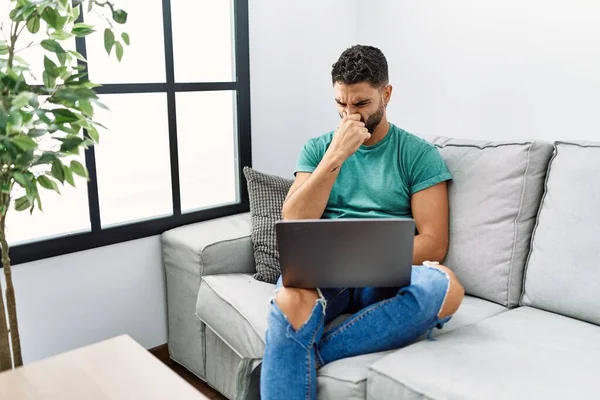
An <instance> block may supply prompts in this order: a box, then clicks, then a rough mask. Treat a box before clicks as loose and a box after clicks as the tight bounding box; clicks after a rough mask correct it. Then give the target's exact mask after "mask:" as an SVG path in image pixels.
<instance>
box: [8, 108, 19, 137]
mask: <svg viewBox="0 0 600 400" xmlns="http://www.w3.org/2000/svg"><path fill="white" fill-rule="evenodd" d="M22 125H23V117H22V116H21V113H19V112H16V111H15V112H11V113H10V114H8V124H7V125H6V130H7V131H8V133H19V132H20V131H21V126H22Z"/></svg>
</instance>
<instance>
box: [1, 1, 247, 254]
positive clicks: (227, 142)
mask: <svg viewBox="0 0 600 400" xmlns="http://www.w3.org/2000/svg"><path fill="white" fill-rule="evenodd" d="M118 4H119V6H120V7H122V8H123V9H125V10H126V11H127V12H128V21H127V24H126V25H125V31H127V32H128V33H129V36H130V38H131V46H128V47H126V49H125V56H124V57H123V61H122V62H121V63H120V64H119V63H118V62H117V61H116V60H115V59H114V57H108V56H107V55H106V53H105V50H104V45H103V38H102V34H98V33H96V34H94V35H91V36H88V37H87V38H81V39H77V40H76V41H74V43H73V48H76V49H77V50H78V51H79V52H80V53H82V54H84V55H86V57H87V59H88V63H87V68H88V73H89V76H90V80H91V81H92V82H95V83H99V84H102V86H100V87H98V88H97V89H96V90H97V92H98V94H99V95H100V97H101V98H102V100H103V102H104V103H105V104H106V105H107V106H108V107H109V108H110V111H106V110H102V109H99V108H97V109H96V119H97V120H98V121H99V122H100V123H102V124H103V125H105V126H106V128H107V130H102V131H100V143H99V144H98V145H97V146H95V147H94V148H92V149H89V150H87V151H86V152H85V154H81V155H80V156H78V158H79V161H80V162H85V163H86V165H87V167H88V169H89V172H90V178H91V181H90V182H89V183H87V184H86V182H85V181H84V180H81V179H80V180H78V181H76V182H77V188H72V187H69V186H65V187H64V188H61V192H62V195H58V194H54V193H51V192H49V191H45V190H44V192H43V196H42V200H43V205H44V212H43V213H41V212H39V211H38V210H36V211H35V212H34V214H33V216H31V215H29V213H28V212H20V213H17V212H14V211H11V212H10V213H9V215H8V219H7V227H8V229H9V230H10V231H9V234H8V237H9V239H10V240H11V244H12V246H13V247H12V251H11V257H12V260H13V262H14V263H21V262H26V261H31V260H36V259H40V258H45V257H50V256H55V255H60V254H65V253H69V252H73V251H79V250H85V249H89V248H93V247H99V246H104V245H108V244H113V243H118V242H122V241H126V240H132V239H137V238H141V237H145V236H149V235H156V234H160V233H162V232H164V231H165V230H168V229H171V228H174V227H176V226H180V225H185V224H189V223H193V222H198V221H202V220H206V219H210V218H216V217H219V216H224V215H229V214H234V213H239V212H245V211H247V210H248V196H247V190H246V186H245V180H244V179H243V178H242V176H243V175H242V173H241V171H242V167H243V166H245V165H250V131H249V129H250V95H249V92H250V90H249V86H250V82H249V71H248V69H249V67H248V46H249V45H248V4H247V0H232V1H218V2H215V1H212V0H198V1H194V2H187V1H186V2H184V1H183V0H146V1H144V2H141V1H137V0H120V1H119V3H118ZM81 18H82V19H83V20H84V21H85V22H89V23H91V24H95V23H96V22H97V20H96V18H98V17H97V16H96V15H94V14H93V12H92V13H89V14H88V13H85V12H84V13H83V16H82V17H81ZM31 50H32V51H33V49H31ZM28 51H29V50H28ZM24 55H25V56H26V57H28V58H30V59H33V58H34V57H36V55H35V54H33V53H32V54H24ZM37 57H39V55H38V56H37ZM82 65H83V64H82ZM66 210H68V213H67V212H66Z"/></svg>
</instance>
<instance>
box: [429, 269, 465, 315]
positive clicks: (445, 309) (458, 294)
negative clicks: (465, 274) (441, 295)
mask: <svg viewBox="0 0 600 400" xmlns="http://www.w3.org/2000/svg"><path fill="white" fill-rule="evenodd" d="M435 267H436V268H439V269H440V270H442V271H444V272H445V273H446V274H447V275H448V278H449V279H450V285H449V287H448V292H447V294H446V298H445V300H444V304H443V305H442V309H441V310H440V313H439V314H438V317H439V318H445V317H448V316H450V315H452V314H454V313H455V312H456V311H457V310H458V307H459V306H460V303H461V302H462V300H463V298H464V297H465V289H464V288H463V286H462V285H461V284H460V282H459V280H458V278H457V277H456V274H455V273H454V271H452V270H451V269H450V268H448V267H446V266H444V265H436V266H435Z"/></svg>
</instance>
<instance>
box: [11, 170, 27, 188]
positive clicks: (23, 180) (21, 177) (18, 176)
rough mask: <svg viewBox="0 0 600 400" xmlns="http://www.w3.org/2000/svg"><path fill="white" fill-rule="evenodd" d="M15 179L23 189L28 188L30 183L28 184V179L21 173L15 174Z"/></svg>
mask: <svg viewBox="0 0 600 400" xmlns="http://www.w3.org/2000/svg"><path fill="white" fill-rule="evenodd" d="M13 178H14V180H15V182H17V183H18V184H19V185H21V187H23V188H26V187H27V186H29V182H27V178H25V175H23V174H22V173H21V172H15V173H13Z"/></svg>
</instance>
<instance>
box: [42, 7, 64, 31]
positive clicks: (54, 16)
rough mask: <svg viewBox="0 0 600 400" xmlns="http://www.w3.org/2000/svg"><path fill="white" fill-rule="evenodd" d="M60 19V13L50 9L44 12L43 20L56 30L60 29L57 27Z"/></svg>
mask: <svg viewBox="0 0 600 400" xmlns="http://www.w3.org/2000/svg"><path fill="white" fill-rule="evenodd" d="M59 17H60V16H59V15H58V12H56V10H54V9H52V8H50V7H47V8H45V9H44V11H43V12H42V19H43V20H44V21H46V22H47V23H48V25H50V26H51V27H52V28H54V29H58V28H57V26H58V18H59Z"/></svg>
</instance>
